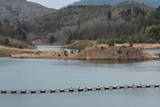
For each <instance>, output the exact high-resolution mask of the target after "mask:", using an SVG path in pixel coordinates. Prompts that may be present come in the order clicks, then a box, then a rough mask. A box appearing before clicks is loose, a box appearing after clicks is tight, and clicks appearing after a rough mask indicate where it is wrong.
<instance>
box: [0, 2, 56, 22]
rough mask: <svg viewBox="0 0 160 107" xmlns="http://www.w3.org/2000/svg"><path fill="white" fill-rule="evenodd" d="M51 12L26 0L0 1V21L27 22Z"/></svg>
mask: <svg viewBox="0 0 160 107" xmlns="http://www.w3.org/2000/svg"><path fill="white" fill-rule="evenodd" d="M52 11H54V9H48V8H46V7H44V6H42V5H40V4H37V3H34V2H29V1H26V0H0V19H9V20H15V19H16V20H17V19H18V20H29V19H32V18H33V17H39V16H42V15H44V14H48V13H50V12H52Z"/></svg>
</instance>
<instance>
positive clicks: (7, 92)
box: [0, 84, 160, 94]
mask: <svg viewBox="0 0 160 107" xmlns="http://www.w3.org/2000/svg"><path fill="white" fill-rule="evenodd" d="M138 88H160V84H150V85H149V84H147V85H142V84H140V85H124V86H122V85H121V86H110V87H99V86H98V87H96V88H87V87H85V88H68V89H50V90H45V89H44V90H0V94H49V93H51V94H52V93H67V92H69V93H73V92H89V91H103V90H118V89H138Z"/></svg>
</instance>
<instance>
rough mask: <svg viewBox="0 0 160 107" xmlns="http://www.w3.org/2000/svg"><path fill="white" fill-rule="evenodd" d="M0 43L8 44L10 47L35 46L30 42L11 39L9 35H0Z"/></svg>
mask: <svg viewBox="0 0 160 107" xmlns="http://www.w3.org/2000/svg"><path fill="white" fill-rule="evenodd" d="M0 45H4V46H8V47H14V48H21V49H23V48H33V47H32V46H31V45H30V44H28V43H26V42H23V41H20V40H17V39H11V38H9V37H3V36H0Z"/></svg>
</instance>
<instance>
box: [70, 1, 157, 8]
mask: <svg viewBox="0 0 160 107" xmlns="http://www.w3.org/2000/svg"><path fill="white" fill-rule="evenodd" d="M123 1H126V0H80V1H77V2H74V3H73V4H71V5H72V6H74V5H117V4H118V3H120V2H123ZM128 1H134V0H128ZM135 1H138V2H141V3H144V4H146V5H148V6H151V7H158V6H159V5H160V0H135Z"/></svg>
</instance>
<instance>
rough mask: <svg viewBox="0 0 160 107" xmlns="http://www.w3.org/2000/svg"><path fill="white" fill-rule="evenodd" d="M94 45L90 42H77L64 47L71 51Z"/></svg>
mask: <svg viewBox="0 0 160 107" xmlns="http://www.w3.org/2000/svg"><path fill="white" fill-rule="evenodd" d="M93 43H94V41H92V40H79V41H74V42H73V43H70V44H68V45H66V46H65V47H67V48H71V49H79V50H81V49H84V48H86V47H88V46H92V44H93Z"/></svg>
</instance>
